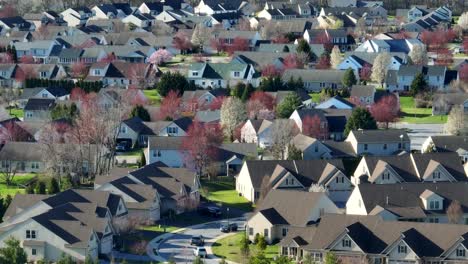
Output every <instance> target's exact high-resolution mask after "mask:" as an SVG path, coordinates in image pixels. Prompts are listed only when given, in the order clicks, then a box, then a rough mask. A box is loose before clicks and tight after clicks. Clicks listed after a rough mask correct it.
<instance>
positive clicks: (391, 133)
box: [345, 129, 411, 155]
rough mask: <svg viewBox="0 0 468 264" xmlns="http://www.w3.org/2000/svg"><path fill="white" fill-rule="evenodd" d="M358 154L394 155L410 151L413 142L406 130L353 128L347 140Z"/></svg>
mask: <svg viewBox="0 0 468 264" xmlns="http://www.w3.org/2000/svg"><path fill="white" fill-rule="evenodd" d="M345 141H346V142H349V143H351V145H352V147H353V149H354V152H355V153H356V154H357V155H364V154H367V155H393V154H396V153H399V152H403V151H406V152H410V150H411V142H410V139H409V137H408V134H407V133H406V131H404V130H398V129H388V130H362V129H360V130H352V131H351V132H349V135H348V137H347V138H346V140H345Z"/></svg>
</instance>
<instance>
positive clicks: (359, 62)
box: [336, 51, 408, 79]
mask: <svg viewBox="0 0 468 264" xmlns="http://www.w3.org/2000/svg"><path fill="white" fill-rule="evenodd" d="M378 55H379V53H375V52H357V51H352V52H346V53H345V56H344V59H343V61H342V62H341V63H340V64H339V65H338V66H337V67H336V69H337V70H347V69H349V68H351V69H353V71H354V75H355V76H356V78H358V79H359V78H361V73H362V71H363V69H367V71H369V72H370V71H371V70H372V66H373V65H374V60H375V58H376V57H377V56H378ZM407 63H408V55H406V54H405V53H404V52H392V53H390V62H389V63H388V66H387V70H395V71H397V70H398V69H400V66H401V65H404V64H407Z"/></svg>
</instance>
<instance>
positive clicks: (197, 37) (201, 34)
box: [192, 23, 211, 53]
mask: <svg viewBox="0 0 468 264" xmlns="http://www.w3.org/2000/svg"><path fill="white" fill-rule="evenodd" d="M210 37H211V30H210V29H209V28H207V27H206V26H205V25H203V24H201V23H200V24H197V25H196V26H195V29H194V30H193V34H192V44H193V45H195V46H197V47H198V49H199V52H200V53H201V52H203V47H204V46H205V45H207V43H208V41H209V40H210Z"/></svg>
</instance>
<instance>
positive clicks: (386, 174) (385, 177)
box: [382, 172, 390, 181]
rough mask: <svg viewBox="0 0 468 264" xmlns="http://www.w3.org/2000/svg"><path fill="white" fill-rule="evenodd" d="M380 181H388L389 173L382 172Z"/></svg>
mask: <svg viewBox="0 0 468 264" xmlns="http://www.w3.org/2000/svg"><path fill="white" fill-rule="evenodd" d="M382 180H384V181H385V180H390V173H388V172H384V173H383V174H382Z"/></svg>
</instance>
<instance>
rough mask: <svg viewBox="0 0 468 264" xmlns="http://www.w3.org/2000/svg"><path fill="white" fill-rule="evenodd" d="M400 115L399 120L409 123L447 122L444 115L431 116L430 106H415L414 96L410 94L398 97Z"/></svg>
mask: <svg viewBox="0 0 468 264" xmlns="http://www.w3.org/2000/svg"><path fill="white" fill-rule="evenodd" d="M400 107H401V112H402V117H401V118H400V122H406V123H411V124H444V123H446V122H447V116H446V115H440V116H433V115H432V109H431V108H416V107H415V104H414V98H413V97H410V96H401V97H400Z"/></svg>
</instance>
